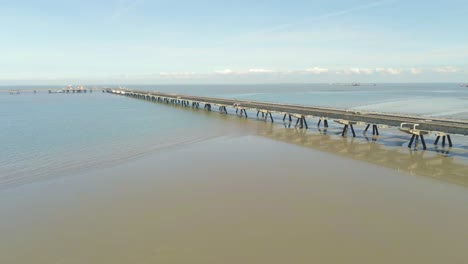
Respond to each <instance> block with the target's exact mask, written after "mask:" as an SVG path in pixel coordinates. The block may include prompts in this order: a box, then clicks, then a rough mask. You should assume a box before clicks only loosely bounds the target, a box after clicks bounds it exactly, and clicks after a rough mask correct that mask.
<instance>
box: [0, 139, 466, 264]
mask: <svg viewBox="0 0 468 264" xmlns="http://www.w3.org/2000/svg"><path fill="white" fill-rule="evenodd" d="M0 209H1V211H2V217H1V218H0V233H1V234H2V237H1V239H0V262H1V263H37V264H43V263H44V264H46V263H47V264H48V263H60V264H71V263H74V264H75V263H100V264H102V263H112V264H116V263H288V262H293V263H311V262H317V263H396V262H398V263H425V264H428V263H464V261H465V260H466V259H467V258H468V253H467V252H466V248H467V247H468V226H467V225H466V222H467V220H468V192H467V191H466V188H465V187H461V186H457V185H452V184H448V183H444V182H440V181H436V180H432V179H430V178H427V177H415V176H410V175H408V174H405V173H398V172H396V171H394V170H388V169H385V168H381V167H379V166H375V165H368V164H366V163H363V162H360V161H352V160H350V159H347V158H340V157H336V156H335V155H331V154H323V153H320V152H317V151H314V150H311V149H309V148H304V147H297V146H295V145H293V144H288V143H282V142H280V141H277V140H270V139H267V138H264V137H258V136H241V135H239V136H230V137H220V138H216V139H209V140H205V141H202V142H199V143H193V144H187V145H184V147H182V148H179V149H173V150H169V151H164V152H157V153H155V154H153V155H149V156H146V157H144V158H141V159H138V160H134V161H131V162H126V163H124V164H121V165H117V166H113V167H108V168H102V169H97V170H93V171H88V172H86V173H80V174H75V175H71V176H68V177H60V178H54V179H51V180H48V181H41V182H35V183H31V184H28V185H23V186H20V187H18V188H10V189H7V190H3V191H2V192H0Z"/></svg>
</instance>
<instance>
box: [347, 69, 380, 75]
mask: <svg viewBox="0 0 468 264" xmlns="http://www.w3.org/2000/svg"><path fill="white" fill-rule="evenodd" d="M344 72H345V73H346V74H366V75H370V74H373V73H374V70H373V69H369V68H349V69H348V70H345V71H344Z"/></svg>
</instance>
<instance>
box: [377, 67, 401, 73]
mask: <svg viewBox="0 0 468 264" xmlns="http://www.w3.org/2000/svg"><path fill="white" fill-rule="evenodd" d="M375 71H376V72H378V73H383V74H390V75H398V74H400V73H401V72H402V71H403V70H401V69H396V68H377V69H375Z"/></svg>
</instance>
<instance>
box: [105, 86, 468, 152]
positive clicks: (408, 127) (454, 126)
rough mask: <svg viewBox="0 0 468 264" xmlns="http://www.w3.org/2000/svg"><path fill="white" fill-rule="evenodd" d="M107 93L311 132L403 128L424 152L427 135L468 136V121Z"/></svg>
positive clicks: (118, 91)
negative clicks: (251, 115)
mask: <svg viewBox="0 0 468 264" xmlns="http://www.w3.org/2000/svg"><path fill="white" fill-rule="evenodd" d="M104 91H105V92H108V93H113V94H118V95H124V96H130V97H134V98H140V99H145V100H150V101H155V102H163V103H167V104H169V103H171V104H180V105H183V106H187V107H192V108H199V107H200V105H202V106H203V108H204V109H205V110H208V111H211V110H212V107H213V106H216V107H218V110H219V111H220V112H221V113H224V114H227V113H228V111H227V107H230V108H233V109H235V110H236V113H240V115H241V116H245V117H247V115H248V114H247V113H248V112H247V111H254V112H256V114H257V117H258V116H259V114H261V115H262V117H263V118H264V119H265V120H271V122H274V119H273V115H280V117H282V118H283V121H284V120H287V121H289V122H291V121H293V118H294V119H296V120H295V121H296V127H299V128H306V129H307V128H308V124H307V120H308V119H311V118H316V120H318V124H317V125H318V126H320V125H321V124H322V125H323V126H324V127H328V121H329V120H333V121H334V122H336V123H338V124H340V125H343V133H342V135H343V136H345V135H347V134H348V130H351V132H352V135H353V136H354V137H355V136H356V133H355V130H354V127H355V126H364V127H365V129H364V133H366V132H367V131H368V129H369V128H370V127H372V134H373V135H378V134H379V128H386V127H399V129H400V130H401V131H402V132H405V133H407V134H410V135H411V136H412V138H411V141H410V144H409V145H408V147H411V145H412V143H413V142H415V143H416V144H417V142H418V141H419V139H420V140H421V143H422V144H423V147H424V149H425V148H426V143H425V140H424V136H425V135H429V134H434V135H436V136H437V141H436V142H435V144H437V143H438V141H439V139H440V138H441V137H442V139H443V142H441V143H442V144H443V145H445V139H446V138H447V140H448V143H449V145H450V146H452V141H451V138H450V134H459V135H468V120H466V121H465V120H452V119H443V118H428V117H421V116H414V115H405V114H390V113H378V112H368V111H352V110H346V109H338V108H329V107H315V106H304V105H293V104H282V103H268V102H259V101H249V100H238V99H228V98H214V97H204V96H194V95H183V94H171V93H161V92H155V91H137V90H128V89H104Z"/></svg>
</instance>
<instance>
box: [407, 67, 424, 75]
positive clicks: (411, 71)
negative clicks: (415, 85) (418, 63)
mask: <svg viewBox="0 0 468 264" xmlns="http://www.w3.org/2000/svg"><path fill="white" fill-rule="evenodd" d="M409 72H410V73H411V74H415V75H416V74H421V73H422V72H423V70H422V69H419V68H411V69H410V70H409Z"/></svg>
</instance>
